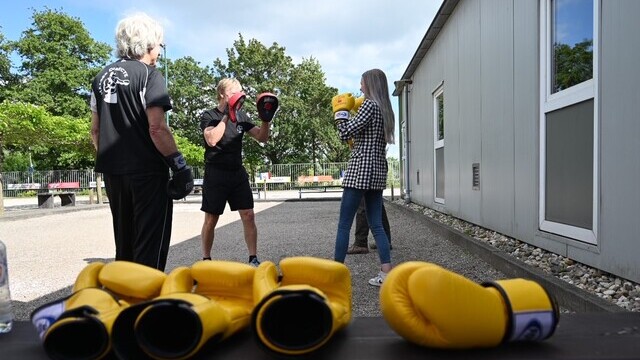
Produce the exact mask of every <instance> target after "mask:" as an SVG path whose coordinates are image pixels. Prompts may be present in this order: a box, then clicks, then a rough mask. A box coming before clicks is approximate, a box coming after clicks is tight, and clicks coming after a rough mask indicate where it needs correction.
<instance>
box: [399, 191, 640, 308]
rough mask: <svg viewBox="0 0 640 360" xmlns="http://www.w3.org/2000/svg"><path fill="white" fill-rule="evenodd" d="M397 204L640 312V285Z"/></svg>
mask: <svg viewBox="0 0 640 360" xmlns="http://www.w3.org/2000/svg"><path fill="white" fill-rule="evenodd" d="M394 204H396V205H400V206H405V207H408V208H410V209H411V210H413V211H416V212H419V213H422V214H424V215H426V216H428V217H430V218H432V219H434V220H436V221H438V222H440V223H442V224H444V225H446V226H449V227H451V228H453V229H456V230H458V231H460V232H462V233H464V234H466V235H468V236H471V237H473V238H475V239H477V240H479V241H482V242H484V243H486V244H489V245H491V246H493V247H494V248H497V249H499V250H502V251H503V252H505V253H507V254H509V255H511V256H513V257H515V258H517V259H519V260H520V261H522V262H524V263H525V264H527V265H529V266H532V267H535V268H539V269H540V270H542V271H543V272H544V273H546V274H549V275H552V276H554V277H556V278H558V279H560V280H563V281H565V282H567V283H569V284H572V285H574V286H576V287H578V288H580V289H583V290H585V291H587V292H589V293H592V294H594V295H596V296H598V297H600V298H602V299H605V300H607V301H609V302H611V303H613V304H615V305H617V306H619V307H621V308H623V309H625V310H628V311H640V284H638V283H635V282H633V281H630V280H627V279H623V278H620V277H618V276H616V275H612V274H609V273H607V272H604V271H602V270H599V269H596V268H593V267H590V266H588V265H585V264H582V263H579V262H577V261H575V260H572V259H570V258H567V257H564V256H561V255H558V254H555V253H552V252H549V251H547V250H544V249H540V248H538V247H535V246H533V245H530V244H527V243H525V242H522V241H520V240H517V239H514V238H510V237H508V236H505V235H502V234H500V233H497V232H495V231H493V230H489V229H485V228H483V227H480V226H478V225H474V224H471V223H468V222H466V221H464V220H460V219H458V218H455V217H453V216H450V215H447V214H444V213H441V212H438V211H436V210H433V209H429V208H426V207H423V206H420V205H417V204H414V203H408V204H407V203H406V202H405V201H404V200H403V199H399V200H395V201H394Z"/></svg>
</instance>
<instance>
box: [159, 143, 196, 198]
mask: <svg viewBox="0 0 640 360" xmlns="http://www.w3.org/2000/svg"><path fill="white" fill-rule="evenodd" d="M165 161H166V162H167V164H169V167H170V168H171V172H172V173H173V175H172V176H171V180H169V183H168V184H167V194H169V197H170V198H172V199H173V200H178V199H182V198H184V197H185V196H187V195H189V194H190V193H191V191H193V172H192V171H191V167H189V166H188V165H187V161H186V160H185V159H184V156H182V154H181V153H180V152H179V151H177V152H175V153H173V154H171V155H169V156H166V157H165Z"/></svg>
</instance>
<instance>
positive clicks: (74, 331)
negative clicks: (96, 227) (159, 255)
mask: <svg viewBox="0 0 640 360" xmlns="http://www.w3.org/2000/svg"><path fill="white" fill-rule="evenodd" d="M165 278H166V275H165V274H164V273H163V272H162V271H160V270H157V269H154V268H151V267H147V266H144V265H140V264H136V263H132V262H128V261H114V262H111V263H108V264H104V263H101V262H94V263H91V264H89V265H87V266H86V267H85V268H84V269H83V270H82V271H81V272H80V274H79V275H78V277H77V279H76V282H75V284H74V286H73V290H72V294H71V295H70V296H69V297H67V298H64V299H61V300H57V301H54V302H51V303H48V304H46V305H43V306H41V307H39V308H38V309H36V310H35V311H34V312H33V313H32V314H31V322H32V323H33V325H34V326H35V327H36V329H37V331H38V333H39V334H40V338H41V339H42V341H43V345H44V349H45V351H46V352H47V355H48V356H49V357H50V358H52V359H100V358H102V357H104V356H106V355H107V354H109V352H110V351H111V343H112V342H111V340H112V339H111V333H112V332H111V330H112V326H113V323H114V321H115V319H116V318H117V316H118V314H119V313H120V312H121V311H122V310H123V309H125V308H127V307H128V306H129V305H130V304H132V303H135V302H142V301H145V300H148V299H151V298H153V297H155V296H157V295H158V294H160V288H161V286H162V284H163V282H164V280H165Z"/></svg>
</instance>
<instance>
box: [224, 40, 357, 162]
mask: <svg viewBox="0 0 640 360" xmlns="http://www.w3.org/2000/svg"><path fill="white" fill-rule="evenodd" d="M227 57H228V61H227V63H226V64H225V63H223V62H222V60H220V59H216V60H215V61H214V65H213V68H214V71H215V75H216V81H217V80H219V79H220V78H222V77H235V78H237V79H238V80H240V82H241V83H242V85H243V88H244V90H245V93H246V94H247V97H248V100H247V101H246V102H245V105H244V109H245V110H246V111H247V112H248V113H249V115H250V116H251V117H252V119H254V121H256V123H259V120H258V117H257V113H256V110H255V99H256V97H257V95H258V94H260V93H261V92H265V91H268V92H272V93H275V94H276V95H278V98H279V103H280V109H279V110H278V114H277V115H276V117H275V118H274V120H273V123H272V132H271V139H270V140H269V141H268V143H267V144H258V143H257V142H255V141H246V142H245V145H244V159H245V164H248V165H249V166H250V167H251V168H252V169H255V167H256V166H259V165H264V164H282V163H296V162H311V161H314V160H317V161H329V160H338V159H340V158H341V154H344V153H346V145H345V144H342V143H341V142H340V141H339V140H338V137H337V134H336V130H335V127H334V124H333V121H332V120H331V119H332V114H331V97H332V96H333V95H335V94H336V93H337V90H336V89H335V88H331V87H328V86H326V85H325V78H324V73H323V72H322V69H321V66H320V64H319V63H318V62H317V61H316V60H315V59H303V60H302V62H301V63H300V64H299V65H295V64H294V63H293V61H292V59H291V57H289V56H287V55H286V53H285V48H284V47H282V46H279V45H278V44H277V43H273V44H272V45H271V46H270V47H268V48H267V47H266V46H264V45H263V44H261V43H260V42H259V41H257V40H255V39H251V40H249V41H248V42H246V41H245V40H244V38H243V37H242V34H239V39H238V40H236V41H234V46H233V48H231V49H227ZM340 147H342V149H343V150H337V149H338V148H340Z"/></svg>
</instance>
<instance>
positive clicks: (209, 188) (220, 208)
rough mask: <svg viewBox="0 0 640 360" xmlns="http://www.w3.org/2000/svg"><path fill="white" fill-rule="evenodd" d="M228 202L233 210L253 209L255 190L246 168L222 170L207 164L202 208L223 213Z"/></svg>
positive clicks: (219, 213) (217, 213)
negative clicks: (250, 182) (252, 188)
mask: <svg viewBox="0 0 640 360" xmlns="http://www.w3.org/2000/svg"><path fill="white" fill-rule="evenodd" d="M227 202H228V203H229V208H231V211H236V210H247V209H253V192H251V184H249V175H247V171H246V170H245V169H244V168H240V169H238V170H222V169H218V168H213V167H211V166H206V168H205V171H204V179H203V182H202V207H200V210H202V211H204V212H206V213H209V214H214V215H222V213H224V207H225V206H226V204H227Z"/></svg>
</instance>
